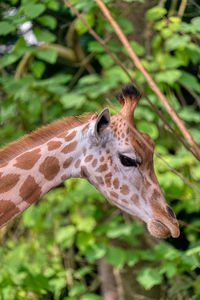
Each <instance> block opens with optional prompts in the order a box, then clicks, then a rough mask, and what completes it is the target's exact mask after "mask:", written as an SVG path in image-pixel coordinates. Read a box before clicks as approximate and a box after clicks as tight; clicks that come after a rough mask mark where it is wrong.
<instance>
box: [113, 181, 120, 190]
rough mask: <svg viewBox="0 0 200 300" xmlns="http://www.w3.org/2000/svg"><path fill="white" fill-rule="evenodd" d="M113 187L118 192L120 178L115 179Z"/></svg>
mask: <svg viewBox="0 0 200 300" xmlns="http://www.w3.org/2000/svg"><path fill="white" fill-rule="evenodd" d="M113 186H114V188H115V189H116V190H117V189H118V188H119V180H118V178H115V179H114V180H113Z"/></svg>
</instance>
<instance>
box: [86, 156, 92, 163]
mask: <svg viewBox="0 0 200 300" xmlns="http://www.w3.org/2000/svg"><path fill="white" fill-rule="evenodd" d="M92 159H93V155H92V154H90V155H88V156H86V158H85V162H86V163H87V162H89V161H91V160H92Z"/></svg>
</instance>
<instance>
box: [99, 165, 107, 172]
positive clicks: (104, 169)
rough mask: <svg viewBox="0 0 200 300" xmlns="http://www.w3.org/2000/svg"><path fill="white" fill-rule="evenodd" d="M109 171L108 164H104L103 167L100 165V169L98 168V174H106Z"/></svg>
mask: <svg viewBox="0 0 200 300" xmlns="http://www.w3.org/2000/svg"><path fill="white" fill-rule="evenodd" d="M107 170H108V165H107V164H103V165H100V166H99V167H98V168H97V172H105V171H107Z"/></svg>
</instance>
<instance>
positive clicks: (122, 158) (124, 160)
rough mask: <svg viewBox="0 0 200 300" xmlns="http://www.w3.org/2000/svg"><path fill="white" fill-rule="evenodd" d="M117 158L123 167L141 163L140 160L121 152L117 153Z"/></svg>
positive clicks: (136, 165) (135, 165)
mask: <svg viewBox="0 0 200 300" xmlns="http://www.w3.org/2000/svg"><path fill="white" fill-rule="evenodd" d="M119 159H120V161H121V163H122V165H123V166H125V167H138V166H139V165H140V164H141V162H140V161H138V160H137V159H134V158H130V157H128V156H126V155H123V154H119Z"/></svg>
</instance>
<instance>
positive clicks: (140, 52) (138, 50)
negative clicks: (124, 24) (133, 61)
mask: <svg viewBox="0 0 200 300" xmlns="http://www.w3.org/2000/svg"><path fill="white" fill-rule="evenodd" d="M130 44H131V47H132V48H133V50H134V51H135V53H136V54H137V55H144V53H145V49H144V47H142V46H141V45H140V44H138V43H137V42H135V41H131V42H130Z"/></svg>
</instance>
